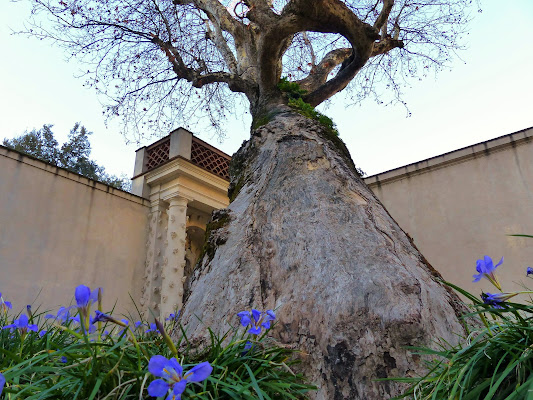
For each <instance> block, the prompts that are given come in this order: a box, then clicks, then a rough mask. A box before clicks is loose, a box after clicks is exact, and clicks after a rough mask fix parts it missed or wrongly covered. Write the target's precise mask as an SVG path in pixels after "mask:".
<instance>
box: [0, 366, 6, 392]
mask: <svg viewBox="0 0 533 400" xmlns="http://www.w3.org/2000/svg"><path fill="white" fill-rule="evenodd" d="M5 384H6V378H4V375H2V373H1V372H0V395H1V394H2V391H3V390H4V385H5Z"/></svg>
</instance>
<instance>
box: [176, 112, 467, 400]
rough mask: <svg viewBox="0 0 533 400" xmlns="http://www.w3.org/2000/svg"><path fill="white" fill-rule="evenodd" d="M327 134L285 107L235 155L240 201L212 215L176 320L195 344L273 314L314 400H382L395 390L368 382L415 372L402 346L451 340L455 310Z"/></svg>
mask: <svg viewBox="0 0 533 400" xmlns="http://www.w3.org/2000/svg"><path fill="white" fill-rule="evenodd" d="M328 135H329V133H328V132H327V131H326V130H325V129H324V128H323V127H322V126H321V125H320V124H318V123H316V122H315V121H312V120H309V119H307V118H304V117H302V116H300V115H299V114H295V113H292V112H282V113H279V114H277V115H276V116H275V117H274V119H273V120H272V121H270V122H269V123H268V124H266V125H264V126H262V127H260V128H259V129H256V130H255V131H254V132H253V135H252V138H251V139H250V140H249V141H248V142H246V143H245V144H244V145H243V146H242V148H241V149H240V150H239V152H238V153H237V154H236V155H235V156H234V160H233V173H234V176H233V177H232V180H233V181H232V186H233V187H234V190H235V191H238V195H237V196H236V198H235V200H234V201H233V202H232V203H231V204H230V206H229V207H228V209H227V210H225V211H224V210H223V211H221V212H218V214H217V215H216V216H215V217H216V219H215V222H214V223H213V224H212V228H213V230H212V231H211V236H210V240H209V243H208V249H207V253H206V256H205V257H204V259H203V262H202V265H201V266H199V267H198V268H197V270H196V271H195V275H194V277H193V282H192V289H191V292H190V294H189V296H188V299H187V301H186V303H185V306H184V310H183V311H184V312H183V314H182V322H183V323H184V324H186V326H187V329H188V334H189V335H190V336H191V337H197V338H198V337H202V336H203V335H205V332H206V329H205V327H206V326H209V327H211V328H212V329H215V330H216V329H220V330H221V331H223V330H225V328H227V327H228V325H227V324H232V325H237V324H238V318H237V317H236V316H235V314H236V313H237V312H239V311H243V310H250V309H251V308H252V307H253V308H256V309H259V310H266V309H274V310H276V314H277V316H278V321H277V325H276V327H275V329H274V336H276V337H278V338H279V339H280V340H281V341H282V342H283V343H288V344H291V345H293V346H294V347H295V348H298V349H300V350H302V351H303V352H304V355H303V356H302V358H303V367H302V368H303V369H304V372H305V374H306V375H307V376H308V377H309V378H310V380H311V381H312V382H314V383H315V384H317V385H318V386H319V391H318V392H317V394H316V399H385V398H389V397H390V396H393V395H397V394H398V393H399V392H400V390H401V388H400V386H399V385H397V384H395V383H389V382H376V381H374V380H375V379H376V378H385V377H391V376H403V375H414V374H417V373H421V372H423V370H424V366H423V361H422V360H421V359H420V358H419V357H418V356H417V355H414V354H412V353H411V352H410V351H409V350H407V349H406V346H418V345H422V344H430V341H431V340H434V339H436V338H438V337H443V338H445V339H446V340H448V341H449V342H452V343H453V342H456V341H457V337H456V336H455V335H454V333H463V329H462V325H461V324H460V322H459V320H458V313H459V312H460V311H461V310H462V308H461V305H460V303H459V300H458V298H457V297H456V296H454V295H453V294H452V293H450V292H449V291H448V290H447V289H446V288H444V287H443V286H442V285H441V284H440V283H438V282H437V278H438V277H439V274H438V273H437V272H436V271H435V270H433V269H432V267H431V266H430V265H428V264H427V262H426V261H425V259H424V257H423V256H422V255H421V254H420V253H419V252H418V250H417V249H416V248H415V247H414V245H413V243H412V242H411V240H410V239H409V238H408V237H407V235H406V234H405V233H404V232H403V231H402V229H401V228H400V227H399V226H398V225H397V224H396V222H395V221H394V220H393V219H392V218H391V216H390V215H389V214H388V212H387V211H386V210H385V209H384V207H383V206H382V205H381V203H380V202H379V201H378V200H377V198H376V197H375V196H374V195H373V193H372V192H371V191H370V190H369V189H368V188H367V186H366V185H365V184H364V182H362V180H361V179H360V178H359V177H358V176H357V174H356V173H355V170H354V168H353V163H352V162H351V160H350V159H349V156H346V155H345V154H344V153H343V152H342V151H341V150H339V149H340V146H339V143H335V140H333V141H331V140H329V139H327V136H328ZM198 318H201V320H202V323H200V322H199V321H198Z"/></svg>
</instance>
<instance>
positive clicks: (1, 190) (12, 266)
mask: <svg viewBox="0 0 533 400" xmlns="http://www.w3.org/2000/svg"><path fill="white" fill-rule="evenodd" d="M148 213H149V202H148V201H147V200H145V199H143V198H141V197H138V196H135V195H132V194H130V193H127V192H123V191H121V190H118V189H114V188H111V187H109V186H107V185H103V184H101V183H97V182H95V181H92V180H90V179H87V178H84V177H82V176H80V175H77V174H75V173H71V172H68V171H66V170H64V169H61V168H57V167H54V166H52V165H49V164H46V163H44V162H41V161H38V160H36V159H34V158H32V157H29V156H26V155H23V154H21V153H18V152H15V151H12V150H9V149H7V148H5V147H3V146H0V292H2V294H3V296H4V299H6V300H9V301H11V302H12V303H13V306H14V308H15V309H16V310H20V309H22V308H24V307H25V306H26V304H34V308H35V307H36V306H38V305H44V306H45V307H46V308H47V309H51V308H57V306H59V305H65V304H69V303H70V302H72V300H73V293H74V288H75V287H76V286H77V285H79V284H85V285H88V286H90V287H91V288H94V287H98V286H101V287H103V288H104V300H105V302H104V304H105V305H106V309H110V308H111V307H112V306H113V305H114V303H115V301H117V302H118V303H117V310H119V311H124V310H125V309H128V310H132V307H131V301H130V295H131V296H132V297H133V298H134V299H140V297H141V293H140V290H141V287H142V279H143V274H144V262H145V259H146V246H145V243H146V237H147V218H148Z"/></svg>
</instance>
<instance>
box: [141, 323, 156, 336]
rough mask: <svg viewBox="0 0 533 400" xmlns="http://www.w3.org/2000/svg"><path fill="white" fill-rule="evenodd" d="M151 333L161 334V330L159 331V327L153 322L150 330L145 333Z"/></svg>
mask: <svg viewBox="0 0 533 400" xmlns="http://www.w3.org/2000/svg"><path fill="white" fill-rule="evenodd" d="M150 332H156V333H159V329H157V325H156V324H155V323H154V322H152V323H151V324H150V328H148V329H147V330H146V332H144V333H150Z"/></svg>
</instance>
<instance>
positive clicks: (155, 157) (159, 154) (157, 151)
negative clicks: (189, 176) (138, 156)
mask: <svg viewBox="0 0 533 400" xmlns="http://www.w3.org/2000/svg"><path fill="white" fill-rule="evenodd" d="M169 152H170V139H169V140H165V141H164V142H162V143H160V144H158V145H157V146H155V147H153V148H151V149H148V155H147V157H146V170H147V171H148V170H150V169H153V168H155V167H158V166H159V165H161V164H163V163H164V162H165V161H168V159H169Z"/></svg>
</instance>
